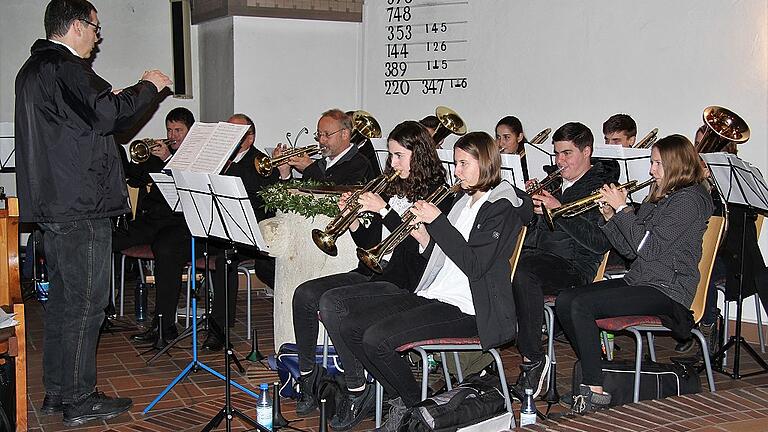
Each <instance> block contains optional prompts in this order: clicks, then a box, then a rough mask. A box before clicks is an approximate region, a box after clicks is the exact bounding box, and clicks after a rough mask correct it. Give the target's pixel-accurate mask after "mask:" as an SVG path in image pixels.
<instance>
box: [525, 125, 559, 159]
mask: <svg viewBox="0 0 768 432" xmlns="http://www.w3.org/2000/svg"><path fill="white" fill-rule="evenodd" d="M551 132H552V128H546V129H544V130H543V131H541V132H539V133H537V134H536V136H535V137H533V139H532V140H530V141H529V142H528V143H529V144H541V143H543V142H544V141H546V140H547V138H549V134H550V133H551ZM520 148H522V150H521V151H519V152H518V153H517V154H519V155H520V157H521V158H524V157H525V147H524V146H520Z"/></svg>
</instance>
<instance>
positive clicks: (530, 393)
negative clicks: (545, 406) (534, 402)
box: [525, 388, 533, 395]
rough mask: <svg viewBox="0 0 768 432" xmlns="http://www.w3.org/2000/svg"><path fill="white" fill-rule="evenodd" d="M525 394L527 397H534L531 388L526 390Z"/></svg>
mask: <svg viewBox="0 0 768 432" xmlns="http://www.w3.org/2000/svg"><path fill="white" fill-rule="evenodd" d="M525 394H526V395H533V389H529V388H527V389H525Z"/></svg>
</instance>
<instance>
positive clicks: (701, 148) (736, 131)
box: [696, 105, 750, 153]
mask: <svg viewBox="0 0 768 432" xmlns="http://www.w3.org/2000/svg"><path fill="white" fill-rule="evenodd" d="M702 118H703V119H704V124H705V125H706V126H707V131H706V132H704V136H703V137H702V138H701V141H699V144H698V145H697V146H696V151H697V152H699V153H714V152H719V151H721V150H723V148H724V147H725V146H726V145H728V144H729V143H732V142H733V143H736V144H742V143H745V142H747V140H749V136H750V131H749V126H748V125H747V122H745V121H744V119H742V118H741V117H739V115H738V114H736V113H735V112H733V111H731V110H729V109H728V108H724V107H721V106H716V105H713V106H708V107H706V108H704V112H703V113H702Z"/></svg>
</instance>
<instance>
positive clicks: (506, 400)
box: [488, 348, 515, 426]
mask: <svg viewBox="0 0 768 432" xmlns="http://www.w3.org/2000/svg"><path fill="white" fill-rule="evenodd" d="M488 352H490V353H491V355H492V356H493V359H494V360H495V361H496V367H497V368H498V370H499V383H500V384H501V391H502V393H503V394H504V404H505V406H506V407H507V412H509V413H510V414H511V413H512V400H511V399H510V398H509V388H508V387H507V377H506V375H505V374H504V364H503V363H502V362H501V356H500V355H499V351H498V350H497V349H496V348H492V349H490V350H489V351H488ZM514 422H515V416H514V415H513V416H512V426H514Z"/></svg>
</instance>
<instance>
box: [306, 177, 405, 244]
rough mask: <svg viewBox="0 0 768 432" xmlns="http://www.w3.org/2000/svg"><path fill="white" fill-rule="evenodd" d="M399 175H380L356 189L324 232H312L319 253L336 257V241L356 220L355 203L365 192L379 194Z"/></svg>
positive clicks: (357, 210)
mask: <svg viewBox="0 0 768 432" xmlns="http://www.w3.org/2000/svg"><path fill="white" fill-rule="evenodd" d="M399 175H400V171H394V172H392V173H391V174H389V175H386V174H382V175H380V176H378V177H376V178H375V179H373V180H371V181H369V182H368V183H367V184H366V185H365V186H363V188H362V189H358V190H357V191H355V192H354V193H353V194H352V195H350V197H349V199H348V200H347V205H346V206H344V208H343V209H342V210H341V211H340V212H339V214H338V216H336V217H335V218H334V219H333V220H332V221H330V222H329V223H328V225H326V227H325V229H324V230H319V229H317V228H315V229H313V230H312V240H313V241H314V242H315V244H316V245H317V247H319V248H320V250H321V251H323V252H325V253H327V254H328V255H330V256H336V255H337V254H338V253H339V250H338V248H337V247H336V239H338V238H339V237H340V236H341V235H342V234H344V232H346V231H347V229H349V226H350V225H352V222H354V221H355V219H357V213H358V212H359V211H360V208H361V207H362V205H361V204H360V203H358V202H357V200H358V199H359V198H360V195H362V194H363V193H365V192H373V193H376V194H377V193H381V191H383V190H384V188H385V187H387V185H388V184H389V183H391V182H392V181H393V180H395V179H396V178H397V177H398V176H399Z"/></svg>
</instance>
